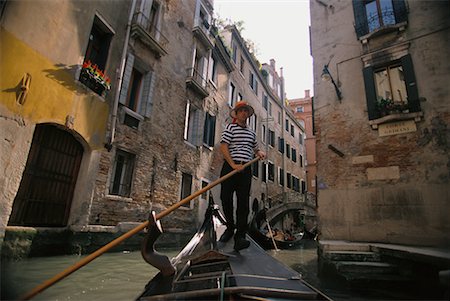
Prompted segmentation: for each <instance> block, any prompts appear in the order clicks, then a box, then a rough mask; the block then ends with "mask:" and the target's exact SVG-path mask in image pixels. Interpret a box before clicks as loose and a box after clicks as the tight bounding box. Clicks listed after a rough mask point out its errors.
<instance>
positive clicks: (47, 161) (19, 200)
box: [8, 124, 83, 227]
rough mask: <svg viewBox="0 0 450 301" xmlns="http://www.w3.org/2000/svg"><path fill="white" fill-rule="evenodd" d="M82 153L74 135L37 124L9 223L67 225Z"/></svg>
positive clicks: (46, 125)
mask: <svg viewBox="0 0 450 301" xmlns="http://www.w3.org/2000/svg"><path fill="white" fill-rule="evenodd" d="M82 156H83V147H82V145H81V143H80V142H78V141H77V140H76V139H75V137H74V136H73V135H72V134H70V133H69V132H66V131H64V130H62V129H59V128H58V127H56V126H54V125H48V124H44V125H37V126H36V129H35V131H34V135H33V141H32V143H31V148H30V152H29V154H28V159H27V164H26V166H25V170H24V172H23V175H22V180H21V182H20V187H19V190H18V192H17V195H16V197H15V199H14V204H13V208H12V212H11V216H10V219H9V223H8V224H9V225H12V226H37V227H39V226H40V227H62V226H66V225H67V221H68V218H69V212H70V207H71V204H72V197H73V192H74V189H75V184H76V181H77V177H78V171H79V169H80V164H81V158H82Z"/></svg>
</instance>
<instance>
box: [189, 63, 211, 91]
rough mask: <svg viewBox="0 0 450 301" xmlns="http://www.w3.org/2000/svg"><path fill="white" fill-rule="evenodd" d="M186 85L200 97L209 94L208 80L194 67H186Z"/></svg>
mask: <svg viewBox="0 0 450 301" xmlns="http://www.w3.org/2000/svg"><path fill="white" fill-rule="evenodd" d="M186 86H187V87H188V88H190V89H192V90H193V91H195V92H197V93H198V94H200V95H201V96H202V97H206V96H208V95H209V89H208V81H207V80H206V79H205V78H203V76H202V75H201V74H200V73H199V72H198V71H197V70H196V69H195V68H188V69H187V78H186Z"/></svg>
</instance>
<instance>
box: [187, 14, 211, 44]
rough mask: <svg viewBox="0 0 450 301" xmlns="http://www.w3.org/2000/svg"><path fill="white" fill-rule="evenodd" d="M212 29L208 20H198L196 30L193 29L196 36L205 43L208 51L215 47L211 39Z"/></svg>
mask: <svg viewBox="0 0 450 301" xmlns="http://www.w3.org/2000/svg"><path fill="white" fill-rule="evenodd" d="M210 28H211V25H210V24H209V23H208V21H207V20H201V19H196V21H195V25H194V28H193V29H192V32H193V33H194V36H195V37H196V38H197V39H198V40H199V41H200V42H201V43H203V45H205V47H206V48H207V49H211V48H212V47H213V46H214V44H213V41H212V39H211V38H210V33H209V30H210Z"/></svg>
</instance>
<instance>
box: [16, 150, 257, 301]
mask: <svg viewBox="0 0 450 301" xmlns="http://www.w3.org/2000/svg"><path fill="white" fill-rule="evenodd" d="M258 160H259V157H257V158H255V159H253V160H252V161H249V162H247V163H245V164H244V165H243V166H242V169H244V168H246V167H248V166H250V165H251V164H253V163H254V162H256V161H258ZM242 169H240V170H242ZM240 170H237V169H235V170H233V171H231V172H230V173H228V174H226V175H224V176H223V177H221V178H219V179H217V180H215V181H214V182H212V183H210V184H209V185H207V186H205V187H203V188H202V189H200V190H198V191H197V192H194V193H193V194H191V195H190V196H188V197H186V198H184V199H182V200H181V201H179V202H178V203H176V204H173V205H172V206H170V207H169V208H167V209H166V210H164V211H162V212H160V213H158V214H157V215H156V220H159V219H161V218H163V217H164V216H166V215H168V214H170V213H171V212H173V211H175V210H176V209H177V208H178V207H180V206H182V205H184V204H186V203H188V202H190V201H191V200H192V199H194V198H196V197H198V196H199V195H201V194H202V193H205V192H206V191H208V190H209V189H211V188H213V187H214V186H216V185H217V184H220V183H221V182H223V181H225V180H226V179H228V178H229V177H231V176H233V175H234V174H235V173H237V172H239V171H240ZM147 225H148V221H146V222H144V223H142V224H140V225H139V226H137V227H136V228H134V229H131V230H130V231H128V232H127V233H125V234H123V235H122V236H120V237H118V238H116V239H114V240H113V241H111V242H110V243H108V244H107V245H104V246H103V247H101V248H100V249H98V250H97V251H95V252H94V253H91V254H90V255H88V256H86V257H85V258H83V259H82V260H80V261H78V262H77V263H75V264H74V265H73V266H71V267H69V268H67V269H65V270H64V271H62V272H61V273H59V274H57V275H55V276H53V277H52V278H50V279H48V280H46V281H44V282H43V283H42V284H40V285H38V286H36V287H35V288H34V289H32V290H31V291H30V292H29V293H27V294H26V295H24V296H23V297H22V298H20V300H29V299H31V298H33V297H34V296H36V295H37V294H39V293H40V292H42V291H43V290H45V289H46V288H48V287H50V286H52V285H53V284H55V283H56V282H58V281H59V280H61V279H63V278H64V277H66V276H68V275H70V274H72V273H73V272H75V271H76V270H78V269H80V268H81V267H83V266H85V265H86V264H88V263H89V262H91V261H92V260H94V259H95V258H97V257H99V256H100V255H102V254H103V253H105V252H106V251H108V250H109V249H111V248H113V247H115V246H117V245H118V244H120V243H121V242H122V241H124V240H125V239H127V238H130V237H131V236H133V235H135V234H136V233H138V232H140V231H141V230H143V229H144V228H145V227H147Z"/></svg>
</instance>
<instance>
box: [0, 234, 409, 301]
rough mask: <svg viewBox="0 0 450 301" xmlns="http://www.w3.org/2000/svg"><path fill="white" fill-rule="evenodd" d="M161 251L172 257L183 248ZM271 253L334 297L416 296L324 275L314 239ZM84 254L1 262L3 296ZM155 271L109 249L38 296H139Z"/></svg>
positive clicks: (34, 283) (133, 254)
mask: <svg viewBox="0 0 450 301" xmlns="http://www.w3.org/2000/svg"><path fill="white" fill-rule="evenodd" d="M158 251H159V252H160V253H164V254H166V255H168V256H169V257H170V258H171V257H173V256H175V255H176V254H177V253H178V251H179V250H158ZM267 252H269V254H270V255H272V256H273V257H275V258H276V259H278V260H280V261H281V262H283V263H284V264H285V265H287V266H290V267H291V268H293V269H294V270H296V271H298V272H299V273H300V274H302V275H303V278H304V279H305V280H307V281H308V282H309V283H310V284H312V285H313V286H315V287H316V288H318V289H320V290H322V291H323V292H325V293H326V294H327V295H328V296H329V297H331V298H332V299H334V300H405V299H409V300H410V299H415V298H414V297H413V296H408V295H407V293H406V292H395V291H392V290H391V289H385V290H383V289H381V290H380V289H375V288H373V289H370V288H366V289H364V290H363V291H354V290H350V289H349V288H347V287H346V286H345V285H343V284H341V283H339V282H337V281H333V279H331V280H330V279H328V280H323V279H322V280H321V279H319V278H318V277H317V251H316V245H315V242H314V241H312V242H310V243H308V244H305V245H304V246H300V247H299V248H297V249H291V250H278V251H275V250H269V251H267ZM81 259H82V256H76V255H71V256H53V257H39V258H29V259H25V260H21V261H15V262H11V261H2V263H1V279H0V280H1V295H2V298H1V300H15V299H17V298H18V297H20V296H22V295H24V294H25V293H27V292H29V291H30V290H31V289H33V288H34V287H35V286H37V285H39V284H41V283H42V282H43V281H45V280H47V279H49V278H51V277H53V276H55V275H56V274H58V273H60V272H61V271H63V270H65V269H67V268H68V267H70V266H72V265H73V264H75V263H76V262H78V261H79V260H81ZM156 273H157V271H156V269H155V268H153V267H152V266H150V265H148V264H147V263H145V262H144V261H143V259H142V257H141V254H140V252H121V253H107V254H104V255H102V256H100V257H98V258H97V259H95V260H94V261H92V262H91V263H89V264H88V265H86V266H84V267H82V268H81V269H79V270H78V271H76V272H74V273H73V274H71V275H69V276H68V277H67V278H65V279H63V280H61V281H59V282H58V283H56V284H55V285H53V286H52V287H50V288H48V289H47V290H45V291H44V292H42V293H40V294H39V295H37V296H36V297H34V298H33V300H55V301H56V300H58V301H59V300H72V301H77V300H80V301H84V300H86V301H90V300H100V301H101V300H108V301H114V300H118V301H119V300H120V301H125V300H135V298H136V297H137V296H139V294H140V293H141V292H142V290H143V288H144V286H145V284H146V283H147V282H148V281H149V279H150V278H152V277H153V276H154V275H155V274H156Z"/></svg>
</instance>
